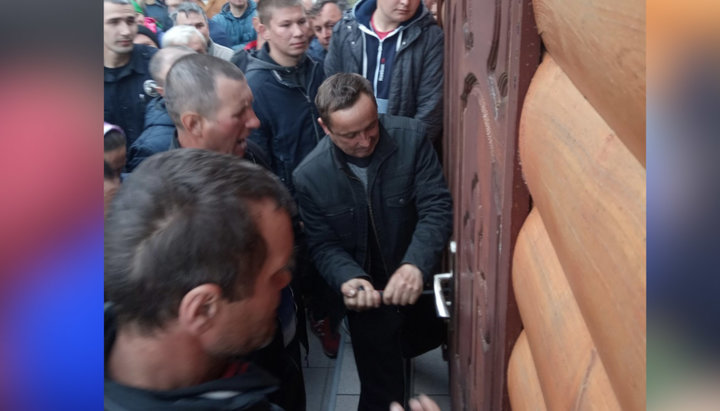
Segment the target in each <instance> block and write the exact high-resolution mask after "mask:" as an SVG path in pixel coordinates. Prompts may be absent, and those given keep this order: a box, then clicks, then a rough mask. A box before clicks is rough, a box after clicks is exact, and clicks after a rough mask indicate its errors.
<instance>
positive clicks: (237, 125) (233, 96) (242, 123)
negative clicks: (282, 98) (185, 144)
mask: <svg viewBox="0 0 720 411" xmlns="http://www.w3.org/2000/svg"><path fill="white" fill-rule="evenodd" d="M215 90H216V92H217V96H218V105H217V109H216V110H215V117H214V118H206V117H203V118H202V143H203V145H204V147H202V148H204V149H206V150H211V151H217V152H219V153H225V154H235V155H237V156H240V157H242V156H244V155H245V149H246V148H247V137H248V136H249V135H250V132H251V131H252V130H253V129H256V128H258V127H260V120H258V118H257V116H256V115H255V112H254V111H253V108H252V101H253V95H252V91H250V87H248V85H247V83H246V82H244V81H239V80H232V79H229V78H227V77H222V76H221V77H219V78H217V79H216V82H215Z"/></svg>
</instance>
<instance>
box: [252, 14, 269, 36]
mask: <svg viewBox="0 0 720 411" xmlns="http://www.w3.org/2000/svg"><path fill="white" fill-rule="evenodd" d="M255 31H257V32H258V34H259V35H260V36H261V37H262V38H263V40H265V41H268V37H270V30H268V27H267V26H266V25H264V24H262V23H260V19H258V21H257V28H256V29H255Z"/></svg>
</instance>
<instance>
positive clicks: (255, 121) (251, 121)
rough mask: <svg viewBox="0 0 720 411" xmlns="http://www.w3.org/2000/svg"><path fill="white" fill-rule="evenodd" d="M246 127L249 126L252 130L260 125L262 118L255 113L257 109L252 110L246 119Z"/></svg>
mask: <svg viewBox="0 0 720 411" xmlns="http://www.w3.org/2000/svg"><path fill="white" fill-rule="evenodd" d="M245 127H247V128H249V129H250V130H254V129H256V128H258V127H260V119H259V118H258V116H257V115H255V110H250V114H249V115H248V118H247V120H246V121H245Z"/></svg>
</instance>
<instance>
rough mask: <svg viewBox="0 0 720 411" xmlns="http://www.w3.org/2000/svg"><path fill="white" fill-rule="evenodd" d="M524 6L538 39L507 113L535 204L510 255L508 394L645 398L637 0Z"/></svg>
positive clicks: (522, 399) (564, 404) (625, 401)
mask: <svg viewBox="0 0 720 411" xmlns="http://www.w3.org/2000/svg"><path fill="white" fill-rule="evenodd" d="M534 7H535V13H536V20H537V24H538V29H539V31H540V33H541V35H542V38H543V42H544V43H545V45H546V47H547V50H548V52H547V53H546V54H545V56H544V57H543V62H542V63H541V65H540V67H539V68H538V70H537V72H536V74H535V76H534V78H533V80H532V83H531V85H530V89H529V90H528V93H527V96H526V98H525V103H524V107H523V112H522V116H521V122H520V132H519V133H520V136H519V149H520V159H521V164H522V169H523V176H524V178H525V180H526V183H527V185H528V188H529V190H530V194H531V196H532V198H533V202H534V210H533V211H532V213H531V214H530V216H529V217H528V219H527V220H526V222H525V224H524V226H523V229H522V231H521V233H520V235H519V237H518V240H517V244H516V248H515V254H514V258H513V286H514V290H515V296H516V299H517V302H518V308H519V310H520V315H521V317H522V321H523V326H524V328H525V331H524V333H523V335H521V338H520V339H518V341H517V343H516V345H515V347H514V350H513V354H512V359H511V361H510V365H509V370H508V390H509V393H510V400H511V404H512V406H513V408H514V409H518V410H522V409H543V408H547V409H551V410H556V409H562V410H565V409H595V410H612V409H624V410H644V409H645V342H646V341H645V340H646V334H645V293H646V279H645V268H646V264H645V239H646V230H645V204H646V198H645V88H644V87H645V86H644V84H645V66H644V57H643V56H644V50H645V41H644V39H645V25H644V2H640V1H638V0H629V1H620V0H610V1H608V2H603V3H602V4H598V3H596V2H587V1H576V0H539V1H535V2H534ZM533 371H535V375H536V378H537V381H532V378H531V376H532V374H533ZM538 387H539V388H540V391H541V392H539V393H538V392H537V391H538ZM540 400H542V401H543V404H542V406H530V407H529V408H528V404H533V403H534V404H537V401H540Z"/></svg>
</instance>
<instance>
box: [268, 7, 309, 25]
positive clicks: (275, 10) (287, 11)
mask: <svg viewBox="0 0 720 411" xmlns="http://www.w3.org/2000/svg"><path fill="white" fill-rule="evenodd" d="M269 11H270V22H272V21H273V20H279V19H289V18H291V17H297V16H291V15H292V14H296V13H300V14H302V17H305V9H304V8H303V6H301V5H299V4H298V5H297V6H288V7H270V8H269ZM280 14H283V16H280Z"/></svg>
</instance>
